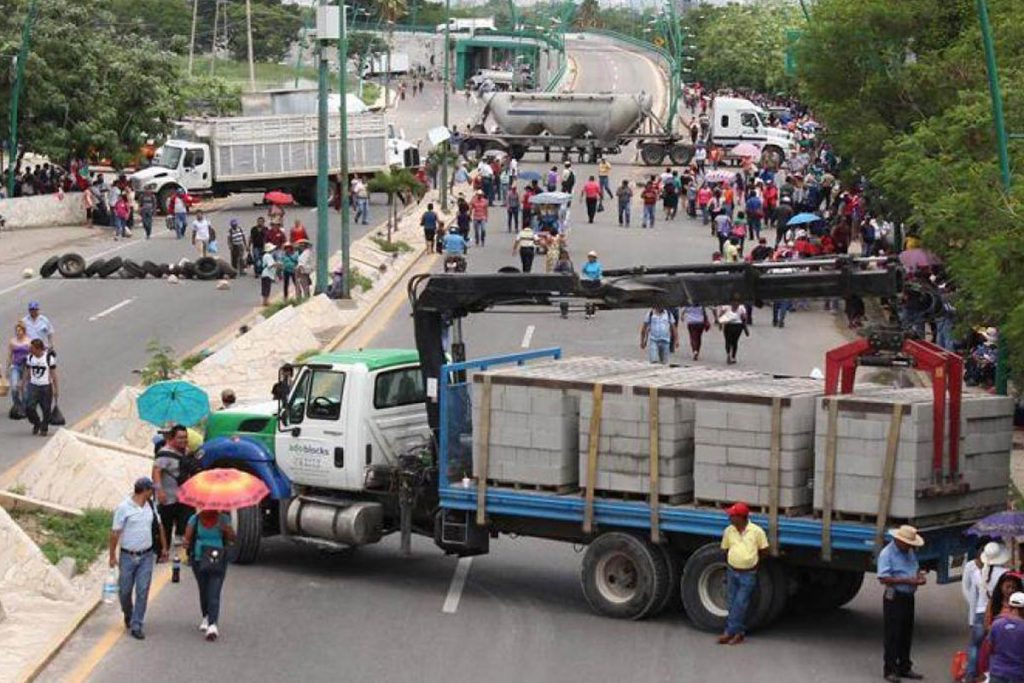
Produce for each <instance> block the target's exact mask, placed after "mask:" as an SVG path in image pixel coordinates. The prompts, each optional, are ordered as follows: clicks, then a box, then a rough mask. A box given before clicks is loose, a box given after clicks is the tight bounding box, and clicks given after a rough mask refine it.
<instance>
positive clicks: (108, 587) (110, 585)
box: [103, 567, 117, 605]
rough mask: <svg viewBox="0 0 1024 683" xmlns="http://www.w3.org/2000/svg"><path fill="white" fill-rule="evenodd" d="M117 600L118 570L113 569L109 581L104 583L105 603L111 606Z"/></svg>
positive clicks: (108, 573) (108, 576)
mask: <svg viewBox="0 0 1024 683" xmlns="http://www.w3.org/2000/svg"><path fill="white" fill-rule="evenodd" d="M116 599H117V569H116V568H114V567H111V569H110V571H109V572H107V580H106V581H104V582H103V602H104V603H106V604H108V605H109V604H110V603H112V602H114V600H116Z"/></svg>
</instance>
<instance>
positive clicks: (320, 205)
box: [316, 0, 345, 294]
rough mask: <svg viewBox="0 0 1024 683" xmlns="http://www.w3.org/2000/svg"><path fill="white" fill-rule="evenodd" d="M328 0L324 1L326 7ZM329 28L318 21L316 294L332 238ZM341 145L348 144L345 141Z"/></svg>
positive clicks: (323, 283)
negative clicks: (329, 199) (327, 39)
mask: <svg viewBox="0 0 1024 683" xmlns="http://www.w3.org/2000/svg"><path fill="white" fill-rule="evenodd" d="M326 5H327V0H320V6H321V7H325V6H326ZM326 29H327V27H326V26H322V25H321V21H320V19H319V17H318V20H317V27H316V33H317V35H316V44H317V48H316V50H317V51H316V56H317V86H318V87H317V126H316V291H317V293H318V294H319V293H320V292H322V291H323V290H324V287H325V286H326V283H327V253H328V251H329V250H330V236H329V234H328V230H327V227H328V226H327V220H328V218H329V214H328V211H329V210H330V209H329V207H328V206H327V176H328V173H329V172H330V171H329V162H330V156H329V154H330V150H329V148H328V143H329V141H328V136H327V43H326V33H327V31H326ZM341 144H345V143H344V142H343V141H342V143H341Z"/></svg>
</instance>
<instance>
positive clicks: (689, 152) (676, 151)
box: [669, 144, 693, 166]
mask: <svg viewBox="0 0 1024 683" xmlns="http://www.w3.org/2000/svg"><path fill="white" fill-rule="evenodd" d="M669 156H670V157H672V163H673V164H675V165H676V166H689V165H690V160H691V159H693V148H692V147H690V146H688V145H679V144H676V145H672V150H671V151H670V152H669Z"/></svg>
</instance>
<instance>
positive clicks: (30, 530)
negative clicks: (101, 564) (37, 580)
mask: <svg viewBox="0 0 1024 683" xmlns="http://www.w3.org/2000/svg"><path fill="white" fill-rule="evenodd" d="M11 516H12V517H13V518H14V520H15V521H16V522H18V524H19V525H20V526H21V528H22V529H24V530H25V533H27V534H28V535H29V537H30V538H31V539H32V540H33V541H35V543H36V545H38V546H39V549H40V550H42V551H43V554H44V555H46V559H48V560H49V561H50V562H52V563H54V564H57V562H59V561H60V558H62V557H70V558H71V559H73V560H74V561H75V571H76V572H77V573H82V572H84V571H85V570H86V569H88V568H89V565H90V564H92V563H93V562H94V561H95V560H96V558H97V556H99V554H100V551H102V550H103V549H104V548H106V547H107V540H108V539H109V538H110V518H111V516H110V512H108V511H107V510H100V509H96V508H89V509H86V510H85V511H84V514H83V515H82V516H81V517H65V516H63V515H54V514H49V513H46V512H40V511H24V510H15V511H14V512H13V513H12V514H11Z"/></svg>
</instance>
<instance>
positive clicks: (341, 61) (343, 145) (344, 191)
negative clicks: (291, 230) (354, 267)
mask: <svg viewBox="0 0 1024 683" xmlns="http://www.w3.org/2000/svg"><path fill="white" fill-rule="evenodd" d="M338 4H339V5H340V8H339V11H338V22H339V24H340V26H339V27H338V92H339V93H340V94H341V105H340V110H341V111H340V112H339V113H340V114H341V138H340V139H339V140H338V142H339V147H340V152H339V153H340V155H341V157H340V159H339V168H340V171H339V172H338V209H339V213H340V214H341V271H342V279H341V296H342V298H345V299H347V298H349V283H351V282H352V276H351V274H350V273H349V267H350V265H351V263H350V253H349V252H350V251H351V244H350V243H351V240H352V235H351V230H350V225H349V211H348V7H347V6H346V5H344V4H343V2H342V0H339V1H338ZM357 68H358V67H357ZM321 254H322V256H321ZM321 261H322V268H323V280H322V282H324V284H325V285H326V283H327V249H326V244H325V245H324V248H321V249H319V250H317V264H316V278H317V290H318V291H322V289H323V287H321V285H320V282H321V280H320V277H321V273H320V270H321Z"/></svg>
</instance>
